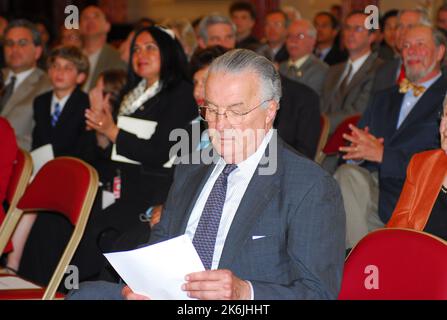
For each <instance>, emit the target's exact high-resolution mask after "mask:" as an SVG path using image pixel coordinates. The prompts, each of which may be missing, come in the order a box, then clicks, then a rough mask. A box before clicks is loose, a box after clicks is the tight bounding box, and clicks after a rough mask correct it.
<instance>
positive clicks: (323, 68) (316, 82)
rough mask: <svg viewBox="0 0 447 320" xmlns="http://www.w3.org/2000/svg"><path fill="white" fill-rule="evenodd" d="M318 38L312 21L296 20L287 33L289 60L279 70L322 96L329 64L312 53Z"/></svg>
mask: <svg viewBox="0 0 447 320" xmlns="http://www.w3.org/2000/svg"><path fill="white" fill-rule="evenodd" d="M316 38H317V30H315V27H314V26H313V25H312V23H311V22H310V21H307V20H296V21H294V22H293V23H292V24H291V25H290V26H289V29H288V33H287V41H286V47H287V52H288V53H289V60H288V61H285V62H283V63H281V64H280V66H279V72H280V73H281V74H282V75H284V76H285V77H287V78H289V79H290V80H294V81H298V82H301V83H302V84H305V85H307V86H308V87H311V88H312V89H314V91H315V92H316V93H318V95H319V96H321V93H322V91H323V83H324V80H325V79H326V75H327V72H328V70H329V66H328V65H327V64H326V63H324V62H323V61H321V60H320V59H318V58H317V57H315V56H314V55H313V54H312V52H313V50H314V47H315V42H316Z"/></svg>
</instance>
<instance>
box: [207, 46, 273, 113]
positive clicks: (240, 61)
mask: <svg viewBox="0 0 447 320" xmlns="http://www.w3.org/2000/svg"><path fill="white" fill-rule="evenodd" d="M219 71H220V72H229V73H241V72H244V71H252V72H254V73H256V74H257V75H258V76H259V80H260V82H261V88H260V91H261V95H262V97H261V99H262V100H270V99H271V100H273V101H275V102H276V103H278V105H279V100H280V99H281V78H280V76H279V73H278V71H277V70H276V68H275V65H274V64H273V63H272V62H271V61H270V60H268V59H267V58H265V57H264V56H261V55H259V54H257V53H255V52H254V51H251V50H247V49H234V50H231V51H228V52H227V53H225V54H224V55H222V56H220V57H218V58H216V59H215V60H214V61H213V62H212V63H211V65H210V68H209V71H208V74H211V73H213V72H219Z"/></svg>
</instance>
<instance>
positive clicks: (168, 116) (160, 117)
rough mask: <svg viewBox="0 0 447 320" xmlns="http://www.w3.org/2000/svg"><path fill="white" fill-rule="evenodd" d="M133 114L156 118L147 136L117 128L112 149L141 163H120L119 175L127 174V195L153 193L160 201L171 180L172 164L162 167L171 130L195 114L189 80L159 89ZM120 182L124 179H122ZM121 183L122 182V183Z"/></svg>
mask: <svg viewBox="0 0 447 320" xmlns="http://www.w3.org/2000/svg"><path fill="white" fill-rule="evenodd" d="M129 116H130V117H133V118H139V119H143V120H150V121H155V122H157V123H158V124H157V127H156V130H155V132H154V134H153V135H152V136H151V138H150V139H149V140H145V139H140V138H138V137H137V136H136V135H134V134H132V133H129V132H127V131H124V130H120V131H119V133H118V136H117V139H116V151H117V153H118V154H119V155H122V156H125V157H126V158H129V159H132V160H134V161H138V162H141V163H142V165H133V164H129V165H127V164H122V168H123V170H124V172H123V171H122V174H123V175H127V177H124V178H126V181H127V183H126V185H128V186H129V188H126V189H127V191H125V190H124V188H123V192H126V193H128V192H129V193H131V194H130V196H137V194H138V196H137V197H138V198H140V197H144V196H145V195H146V197H148V195H149V194H151V193H152V194H157V196H156V198H157V201H156V202H158V203H163V202H164V200H165V197H166V195H167V192H168V190H169V186H170V184H171V181H172V173H173V169H172V168H163V165H164V164H165V163H166V162H168V160H169V159H170V155H169V152H170V150H171V147H172V146H174V145H175V144H176V141H169V136H170V134H171V131H172V130H174V129H186V128H187V127H188V126H189V123H190V122H191V120H193V119H195V118H196V117H197V116H198V111H197V105H196V102H195V100H194V96H193V87H192V84H190V83H188V82H186V81H181V82H179V83H178V84H177V85H175V86H173V87H171V88H167V89H164V90H162V91H161V92H160V93H158V94H157V95H155V96H154V97H152V98H151V99H149V100H148V101H146V102H145V103H144V104H143V106H142V107H140V108H139V109H137V110H136V111H135V112H134V113H133V114H131V115H129ZM123 183H124V180H123ZM123 185H124V184H123Z"/></svg>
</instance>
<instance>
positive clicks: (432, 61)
mask: <svg viewBox="0 0 447 320" xmlns="http://www.w3.org/2000/svg"><path fill="white" fill-rule="evenodd" d="M402 48H403V49H402V57H403V61H404V64H405V69H406V74H407V79H405V80H404V81H402V83H401V86H400V87H399V86H397V85H395V86H393V87H391V88H389V89H386V90H382V91H380V92H379V93H377V94H376V95H375V96H374V98H373V100H372V103H371V104H370V105H369V106H368V109H367V110H366V111H365V113H364V114H363V117H362V119H361V120H360V122H359V125H358V128H357V127H355V126H351V130H352V132H351V133H350V134H346V135H344V138H345V139H346V140H348V141H349V142H351V145H350V146H346V147H341V148H340V151H342V152H346V155H345V156H344V157H343V158H344V159H345V160H355V162H356V163H357V164H359V165H356V164H353V163H351V164H345V165H342V166H341V167H339V168H338V170H337V171H336V173H335V178H336V179H337V181H338V182H339V184H340V188H341V190H342V194H343V200H344V204H345V210H346V222H347V230H346V232H347V234H346V248H352V247H353V246H354V245H355V244H356V243H357V242H358V241H359V240H360V239H361V238H362V237H363V236H365V235H366V234H367V233H368V232H369V231H371V230H373V229H375V228H379V227H383V226H384V224H385V223H387V222H388V221H389V219H390V217H391V214H392V212H393V210H394V208H395V206H396V203H397V200H398V198H399V195H400V193H401V191H402V187H403V185H404V181H405V178H406V168H407V166H408V163H409V162H410V159H411V157H412V156H413V155H414V154H415V153H418V152H422V151H425V150H430V149H436V148H438V146H439V128H438V123H439V122H438V118H439V112H440V111H441V110H442V103H443V99H444V97H445V93H446V89H447V80H446V79H445V78H444V76H443V75H442V73H441V70H440V63H441V60H442V58H443V57H444V53H445V38H444V36H443V35H442V34H441V33H440V32H439V31H438V30H436V29H433V28H431V27H427V26H422V25H420V26H415V27H413V28H411V29H410V30H409V31H408V32H407V34H406V35H405V39H404V42H403V46H402ZM438 191H439V190H438Z"/></svg>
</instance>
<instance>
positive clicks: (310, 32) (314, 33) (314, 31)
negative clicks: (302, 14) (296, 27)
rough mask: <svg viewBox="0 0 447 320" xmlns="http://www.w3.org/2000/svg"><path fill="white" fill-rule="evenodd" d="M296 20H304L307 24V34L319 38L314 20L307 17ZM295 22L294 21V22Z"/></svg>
mask: <svg viewBox="0 0 447 320" xmlns="http://www.w3.org/2000/svg"><path fill="white" fill-rule="evenodd" d="M295 21H302V22H304V23H305V24H306V25H307V35H308V36H309V37H311V38H317V29H315V27H314V25H313V23H312V22H310V21H309V20H307V19H298V20H295ZM292 23H293V22H292Z"/></svg>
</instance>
